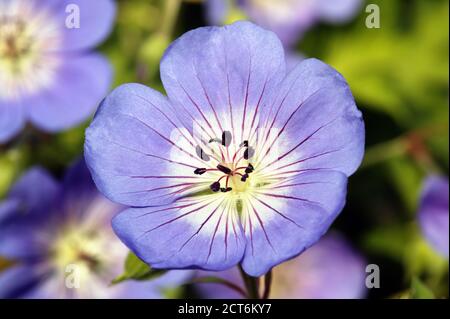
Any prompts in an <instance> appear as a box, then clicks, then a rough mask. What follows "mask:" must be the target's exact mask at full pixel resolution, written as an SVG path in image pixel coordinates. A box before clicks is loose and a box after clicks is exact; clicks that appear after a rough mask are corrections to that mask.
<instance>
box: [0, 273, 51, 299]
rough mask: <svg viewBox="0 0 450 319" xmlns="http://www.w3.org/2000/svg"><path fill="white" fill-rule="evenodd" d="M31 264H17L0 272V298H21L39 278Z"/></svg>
mask: <svg viewBox="0 0 450 319" xmlns="http://www.w3.org/2000/svg"><path fill="white" fill-rule="evenodd" d="M41 279H42V278H41V274H39V273H38V272H37V271H36V269H35V267H34V266H33V265H28V264H24V265H18V266H13V267H11V268H8V269H6V270H5V271H3V272H1V273H0V299H12V298H21V297H23V296H24V295H25V294H26V293H27V292H28V291H30V290H32V289H33V288H34V287H36V285H39V282H40V280H41Z"/></svg>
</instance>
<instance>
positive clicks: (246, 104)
mask: <svg viewBox="0 0 450 319" xmlns="http://www.w3.org/2000/svg"><path fill="white" fill-rule="evenodd" d="M249 60H250V61H249V68H248V77H247V85H246V89H245V100H244V112H243V114H242V124H241V130H242V131H241V140H244V131H245V118H246V116H247V106H248V94H249V88H250V78H251V74H252V56H251V54H250V55H249Z"/></svg>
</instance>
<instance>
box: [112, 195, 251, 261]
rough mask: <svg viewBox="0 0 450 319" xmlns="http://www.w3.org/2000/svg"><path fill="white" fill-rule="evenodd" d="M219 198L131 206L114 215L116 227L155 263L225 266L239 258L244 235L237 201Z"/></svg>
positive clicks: (132, 246)
mask: <svg viewBox="0 0 450 319" xmlns="http://www.w3.org/2000/svg"><path fill="white" fill-rule="evenodd" d="M217 197H219V196H216V195H209V196H201V197H200V198H199V199H190V200H186V201H179V202H177V203H175V204H174V205H172V206H168V207H164V208H157V209H155V208H130V209H128V210H125V211H124V212H122V213H120V214H119V215H117V216H116V217H115V218H114V219H113V228H114V231H115V232H116V234H117V235H118V236H119V238H120V239H121V240H122V241H123V242H124V243H125V244H126V245H127V246H128V247H129V248H130V249H131V250H132V251H133V252H134V253H136V255H137V256H139V257H140V258H141V259H142V260H144V261H145V262H146V263H148V264H150V265H151V266H152V267H154V268H169V269H170V268H201V269H207V270H224V269H227V268H230V267H232V266H234V265H236V264H237V263H238V262H240V260H241V259H242V255H243V253H244V249H245V239H244V237H243V234H242V229H241V226H240V223H239V221H238V217H237V215H236V214H235V209H234V207H231V204H232V203H226V202H224V201H223V199H221V198H220V197H219V199H218V198H217Z"/></svg>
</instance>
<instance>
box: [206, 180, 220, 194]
mask: <svg viewBox="0 0 450 319" xmlns="http://www.w3.org/2000/svg"><path fill="white" fill-rule="evenodd" d="M209 188H211V190H212V191H213V192H215V193H217V192H218V191H219V190H220V183H219V182H214V183H212V184H211V185H210V186H209Z"/></svg>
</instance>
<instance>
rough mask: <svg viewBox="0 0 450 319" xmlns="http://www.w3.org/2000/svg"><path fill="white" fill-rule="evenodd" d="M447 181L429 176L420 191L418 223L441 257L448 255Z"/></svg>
mask: <svg viewBox="0 0 450 319" xmlns="http://www.w3.org/2000/svg"><path fill="white" fill-rule="evenodd" d="M448 188H449V187H448V180H447V179H445V178H443V177H438V176H431V177H429V178H427V180H426V181H425V186H424V189H423V191H422V196H421V202H420V208H419V222H420V226H421V227H422V231H423V233H424V235H425V237H426V239H427V240H428V241H429V242H430V244H431V245H432V246H433V247H434V248H435V249H436V250H437V251H438V252H439V253H440V254H442V255H443V256H446V257H448V255H449V209H448V198H449V194H448Z"/></svg>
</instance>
